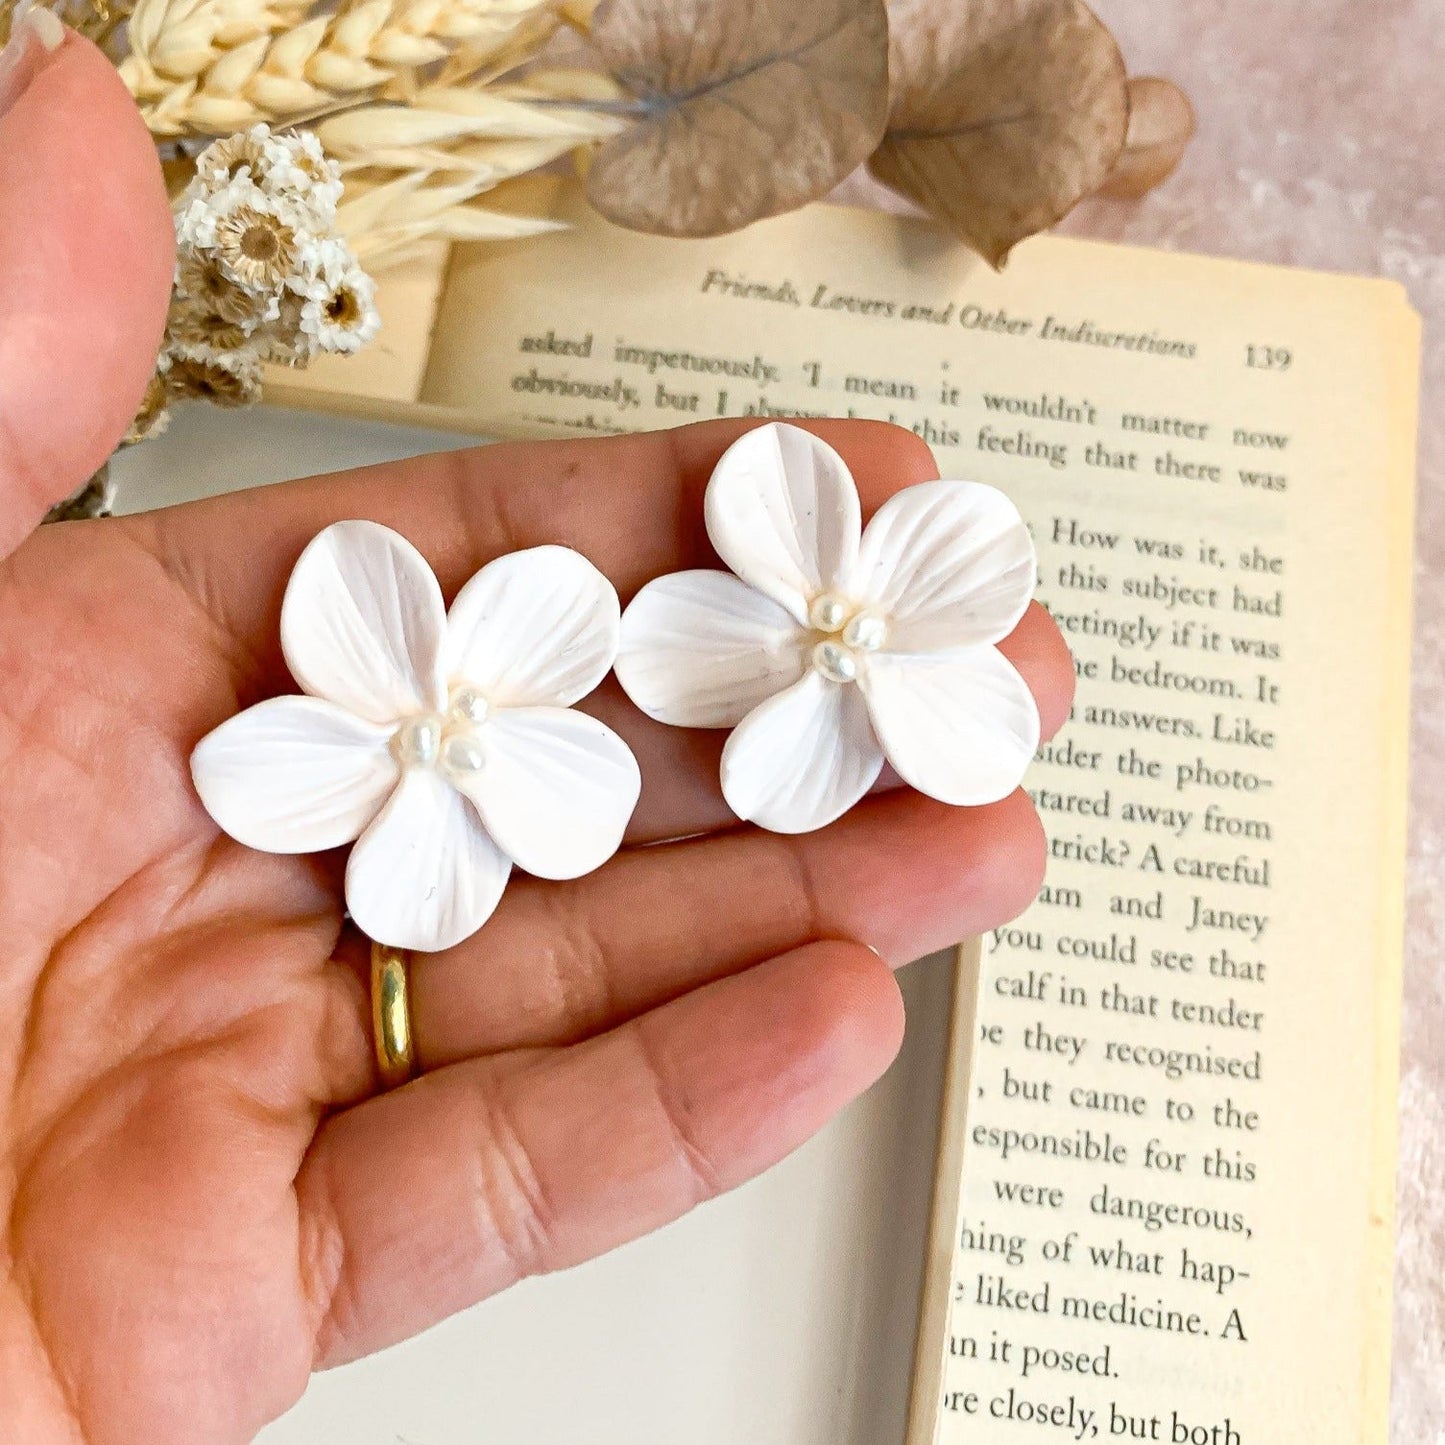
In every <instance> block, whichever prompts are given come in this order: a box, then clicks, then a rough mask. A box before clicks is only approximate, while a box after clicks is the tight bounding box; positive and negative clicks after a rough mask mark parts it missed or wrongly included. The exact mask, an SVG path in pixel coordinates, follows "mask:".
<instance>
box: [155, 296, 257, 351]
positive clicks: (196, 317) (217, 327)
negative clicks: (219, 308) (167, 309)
mask: <svg viewBox="0 0 1445 1445" xmlns="http://www.w3.org/2000/svg"><path fill="white" fill-rule="evenodd" d="M167 335H168V336H170V338H171V339H172V340H173V341H177V342H179V343H180V344H181V345H182V346H209V347H210V348H211V349H212V350H213V351H242V350H244V349H245V348H246V347H248V346H249V345H250V344H251V336H250V335H249V334H248V333H247V331H246V328H245V327H244V326H242V325H241V324H240V323H239V322H236V321H231V320H229V319H227V318H226V317H224V316H222V315H221V314H220V313H219V312H216V311H207V310H206V309H205V308H204V307H201V306H177V307H174V308H172V310H171V317H170V325H169V327H168V330H167Z"/></svg>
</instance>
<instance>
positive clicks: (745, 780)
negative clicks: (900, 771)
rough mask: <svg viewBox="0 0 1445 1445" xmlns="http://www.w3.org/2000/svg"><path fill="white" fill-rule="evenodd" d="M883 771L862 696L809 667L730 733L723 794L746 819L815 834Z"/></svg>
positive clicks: (781, 829)
mask: <svg viewBox="0 0 1445 1445" xmlns="http://www.w3.org/2000/svg"><path fill="white" fill-rule="evenodd" d="M882 769H883V750H882V748H881V747H880V746H879V743H878V739H877V738H876V737H875V736H874V733H873V729H872V726H871V725H870V723H869V720H868V709H867V704H866V702H865V701H864V698H863V694H862V693H861V692H860V691H859V690H858V688H857V687H856V686H853V685H851V684H849V685H843V686H840V685H838V684H837V683H831V682H827V681H825V680H824V679H823V678H822V677H820V676H819V675H818V674H817V673H816V672H808V673H806V674H805V675H804V676H803V678H802V680H801V681H799V682H797V683H795V684H794V685H793V686H792V687H790V688H788V690H787V691H786V692H781V693H779V694H778V695H777V696H776V697H773V698H769V699H768V701H767V702H764V703H762V704H761V705H760V706H758V707H756V708H754V709H753V711H752V712H750V713H749V714H748V715H747V717H745V718H744V719H743V720H742V722H741V723H739V724H738V726H737V728H736V729H735V730H734V731H733V733H732V736H731V737H729V738H728V740H727V745H726V747H724V748H723V757H722V789H723V796H724V797H725V798H726V799H727V803H728V806H729V807H730V808H731V809H732V810H733V812H735V813H736V814H737V815H738V817H740V818H742V819H744V820H745V821H747V822H751V823H757V824H759V825H760V826H761V827H764V828H769V829H771V830H772V831H773V832H775V833H810V832H812V831H813V830H814V829H815V828H822V827H826V826H827V824H829V823H831V822H833V821H834V820H835V819H836V818H839V817H841V816H842V815H843V814H844V813H846V812H847V811H848V809H849V808H851V807H852V806H853V804H854V803H856V802H857V801H858V799H859V798H861V797H862V796H863V795H864V793H866V792H867V791H868V789H869V788H871V787H872V786H873V784H874V783H875V782H876V781H877V779H878V774H879V773H880V772H881V771H882Z"/></svg>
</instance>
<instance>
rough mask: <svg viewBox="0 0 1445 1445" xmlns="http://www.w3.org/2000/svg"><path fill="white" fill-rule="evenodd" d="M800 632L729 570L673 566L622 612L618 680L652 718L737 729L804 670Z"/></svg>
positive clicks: (803, 641)
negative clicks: (674, 569) (689, 569)
mask: <svg viewBox="0 0 1445 1445" xmlns="http://www.w3.org/2000/svg"><path fill="white" fill-rule="evenodd" d="M806 661H807V635H806V634H805V633H804V632H803V631H802V629H801V628H799V626H798V624H797V623H796V622H795V621H794V620H793V619H792V617H791V616H790V615H789V614H788V613H787V612H786V611H784V610H783V608H782V607H780V606H779V605H778V604H777V603H776V602H774V601H773V600H772V599H771V598H768V597H764V596H763V594H762V593H761V592H759V591H757V590H756V589H755V588H753V587H750V586H749V585H748V584H747V583H746V582H742V581H739V580H738V578H736V577H734V576H733V575H732V574H731V573H730V572H709V571H697V572H674V573H673V574H672V575H671V576H668V577H659V578H658V579H657V580H656V581H655V582H649V583H648V584H647V586H646V587H644V588H643V589H642V591H641V592H639V593H638V594H637V596H636V597H634V598H633V599H632V601H631V602H630V603H629V604H628V607H627V611H626V612H624V613H623V614H622V646H621V649H620V650H619V652H618V655H617V678H618V681H619V682H621V684H622V686H623V688H624V689H625V691H626V693H627V695H628V697H630V698H631V699H632V701H633V702H635V703H636V704H637V706H638V707H639V708H641V709H642V711H643V712H645V713H646V714H647V715H648V717H651V718H656V719H657V721H658V722H663V723H668V724H670V725H671V726H673V727H681V728H730V727H736V726H737V724H738V723H740V722H741V721H742V720H743V718H745V717H746V716H747V715H748V714H749V713H750V712H751V711H752V710H753V709H754V708H755V707H756V706H757V705H758V704H759V703H760V702H763V701H764V700H765V699H767V698H770V697H772V696H773V695H774V694H775V693H779V692H781V691H782V690H783V689H784V688H786V687H791V686H792V685H793V683H795V682H796V681H797V680H798V679H799V678H800V677H801V676H802V674H803V668H804V666H805V665H806Z"/></svg>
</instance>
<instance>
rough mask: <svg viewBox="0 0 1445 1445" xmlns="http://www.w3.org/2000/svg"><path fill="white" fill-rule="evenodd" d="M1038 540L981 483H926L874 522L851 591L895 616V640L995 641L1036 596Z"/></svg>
mask: <svg viewBox="0 0 1445 1445" xmlns="http://www.w3.org/2000/svg"><path fill="white" fill-rule="evenodd" d="M1035 575H1036V564H1035V560H1034V545H1033V539H1032V538H1031V537H1030V536H1029V532H1028V528H1027V527H1026V526H1025V525H1024V522H1023V519H1022V518H1021V517H1020V516H1019V513H1018V509H1017V508H1016V507H1015V506H1014V504H1013V503H1012V502H1011V501H1009V499H1008V498H1007V497H1006V496H1005V495H1004V494H1003V493H1002V492H1000V491H999V490H998V489H997V488H995V487H989V486H985V485H984V484H983V483H982V482H948V481H942V482H923V483H921V484H920V485H918V486H914V487H909V488H907V489H906V490H904V491H902V492H899V493H898V494H897V495H896V496H893V497H891V498H889V500H888V501H886V502H885V503H884V504H883V505H882V506H881V507H880V508H879V509H878V511H877V513H876V514H875V516H874V517H873V520H872V521H871V522H869V524H868V527H867V530H866V531H865V532H864V534H863V544H862V547H861V548H860V551H859V556H858V566H857V572H856V574H855V582H854V592H855V595H856V596H857V597H858V598H859V600H860V601H863V602H865V603H866V604H867V605H868V606H870V607H872V608H875V609H876V610H877V611H879V612H881V613H882V614H883V615H884V616H885V617H887V618H888V619H889V628H890V631H889V639H888V647H889V649H890V650H891V651H895V652H935V651H939V650H941V649H945V648H955V647H973V646H977V645H978V644H980V643H991V642H998V641H1000V640H1001V639H1002V638H1004V637H1007V636H1008V634H1009V633H1010V632H1012V631H1013V629H1014V628H1015V627H1016V626H1017V625H1018V621H1019V619H1020V618H1021V617H1022V616H1023V615H1024V612H1025V610H1026V609H1027V608H1028V605H1029V599H1030V598H1031V597H1032V596H1033V588H1034V580H1035Z"/></svg>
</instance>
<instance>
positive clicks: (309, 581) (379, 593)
mask: <svg viewBox="0 0 1445 1445" xmlns="http://www.w3.org/2000/svg"><path fill="white" fill-rule="evenodd" d="M445 625H446V608H445V606H444V604H443V602H442V592H441V588H440V587H439V586H438V585H437V579H436V577H435V576H434V575H433V574H432V570H431V568H430V567H428V566H427V564H426V559H425V558H424V557H423V556H422V555H421V553H420V552H418V551H417V550H416V548H415V547H413V546H412V545H411V543H410V542H408V541H407V540H406V538H405V537H403V536H401V535H399V534H398V533H396V532H393V531H392V530H391V528H390V527H383V526H380V525H379V524H378V523H376V522H335V523H333V524H332V525H331V526H329V527H327V528H326V530H325V531H323V532H321V533H320V534H319V535H318V536H316V537H314V538H313V539H312V541H311V542H310V544H309V545H308V546H307V548H306V550H305V551H304V552H303V553H302V554H301V558H300V560H299V561H298V562H297V563H296V568H295V570H294V571H293V572H292V573H291V580H290V582H289V583H288V584H287V586H286V600H285V602H284V603H283V604H282V607H281V646H282V649H283V651H284V652H285V654H286V664H287V666H288V667H290V669H291V675H292V676H293V677H294V678H295V679H296V681H297V682H298V683H300V685H301V687H302V688H303V689H304V690H305V691H306V692H309V693H312V694H313V695H314V696H316V697H324V698H326V699H328V700H329V701H331V702H334V703H338V704H339V705H340V706H341V707H344V708H346V710H347V711H348V712H353V713H355V714H356V715H357V716H358V717H363V718H367V719H369V720H370V721H372V722H394V721H395V720H396V719H397V718H401V717H406V716H407V715H409V714H411V713H417V712H429V711H436V710H438V709H439V708H440V707H441V706H442V704H443V702H444V701H445V694H444V692H443V689H442V674H441V667H440V652H441V643H442V634H443V630H444V628H445Z"/></svg>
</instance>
